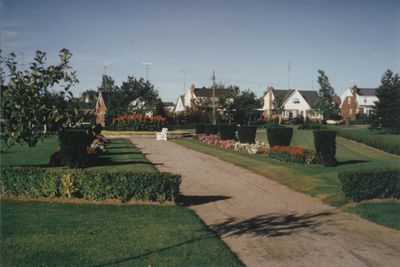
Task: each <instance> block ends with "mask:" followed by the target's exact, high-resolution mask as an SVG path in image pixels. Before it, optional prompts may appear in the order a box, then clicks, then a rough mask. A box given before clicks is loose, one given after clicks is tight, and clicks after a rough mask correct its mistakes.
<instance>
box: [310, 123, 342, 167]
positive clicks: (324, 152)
mask: <svg viewBox="0 0 400 267" xmlns="http://www.w3.org/2000/svg"><path fill="white" fill-rule="evenodd" d="M313 134H314V146H315V153H316V154H317V157H318V158H319V160H320V161H321V163H322V165H324V166H326V167H334V166H336V164H337V160H336V131H330V130H321V131H313Z"/></svg>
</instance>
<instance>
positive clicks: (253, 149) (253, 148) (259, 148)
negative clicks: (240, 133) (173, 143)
mask: <svg viewBox="0 0 400 267" xmlns="http://www.w3.org/2000/svg"><path fill="white" fill-rule="evenodd" d="M198 138H199V140H200V141H201V142H204V143H206V144H209V145H214V146H218V147H221V148H225V149H229V148H233V149H234V150H235V151H243V152H247V153H249V154H256V153H266V151H268V148H269V147H268V145H266V144H264V143H259V142H257V143H256V144H241V143H240V142H237V141H236V140H233V139H231V140H221V138H219V136H218V135H199V136H198Z"/></svg>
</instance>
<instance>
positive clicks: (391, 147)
mask: <svg viewBox="0 0 400 267" xmlns="http://www.w3.org/2000/svg"><path fill="white" fill-rule="evenodd" d="M338 135H339V136H341V137H344V138H347V139H351V140H354V141H356V142H360V143H363V144H366V145H368V146H372V147H375V148H378V149H382V150H383V151H386V152H388V153H391V154H396V155H400V144H399V143H398V142H388V141H385V140H382V138H379V134H376V133H367V134H365V133H360V132H359V131H352V130H338Z"/></svg>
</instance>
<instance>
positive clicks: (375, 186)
mask: <svg viewBox="0 0 400 267" xmlns="http://www.w3.org/2000/svg"><path fill="white" fill-rule="evenodd" d="M338 178H339V181H340V182H341V185H342V191H343V193H344V194H345V196H346V197H348V198H349V199H352V200H354V201H361V200H364V199H373V198H400V169H372V170H368V169H362V170H361V169H360V170H349V171H342V172H339V173H338Z"/></svg>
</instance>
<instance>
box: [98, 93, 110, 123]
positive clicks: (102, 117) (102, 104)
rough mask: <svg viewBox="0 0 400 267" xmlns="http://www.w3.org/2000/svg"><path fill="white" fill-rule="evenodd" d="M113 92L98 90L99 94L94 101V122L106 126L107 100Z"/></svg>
mask: <svg viewBox="0 0 400 267" xmlns="http://www.w3.org/2000/svg"><path fill="white" fill-rule="evenodd" d="M111 94H113V92H103V91H101V90H100V91H99V96H98V97H97V102H96V107H95V110H96V123H97V124H101V125H102V126H106V114H107V106H106V103H107V100H108V98H109V97H110V95H111Z"/></svg>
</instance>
